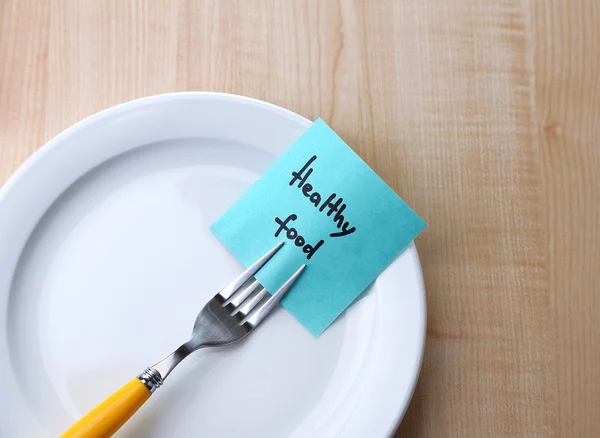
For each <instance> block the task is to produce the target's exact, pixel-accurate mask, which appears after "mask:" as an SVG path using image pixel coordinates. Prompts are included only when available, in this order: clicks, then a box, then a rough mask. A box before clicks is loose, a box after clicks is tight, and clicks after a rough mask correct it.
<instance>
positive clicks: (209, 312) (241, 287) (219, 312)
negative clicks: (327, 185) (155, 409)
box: [61, 242, 306, 438]
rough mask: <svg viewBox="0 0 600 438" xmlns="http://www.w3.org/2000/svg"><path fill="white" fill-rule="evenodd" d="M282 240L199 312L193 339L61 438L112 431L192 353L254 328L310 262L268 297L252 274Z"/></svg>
mask: <svg viewBox="0 0 600 438" xmlns="http://www.w3.org/2000/svg"><path fill="white" fill-rule="evenodd" d="M282 246H283V242H282V243H280V244H278V245H277V246H276V247H275V248H273V249H272V250H270V251H269V252H268V253H266V254H265V255H264V256H262V257H261V258H260V259H258V260H257V261H256V262H255V263H254V264H253V265H252V266H250V267H249V268H248V269H246V270H245V271H244V272H242V273H241V274H240V275H239V276H238V277H237V278H236V279H235V280H233V281H232V282H231V283H229V285H228V286H227V287H225V288H224V289H223V290H221V291H220V292H219V293H217V294H216V295H215V296H214V297H213V298H212V299H211V300H210V301H209V302H208V303H207V304H206V305H205V306H204V308H203V309H202V310H201V311H200V313H199V314H198V316H197V317H196V322H195V323H194V329H193V331H192V336H191V338H190V340H189V341H187V342H186V343H185V344H183V345H182V346H181V347H179V348H178V349H177V350H175V351H174V352H173V353H171V354H170V355H169V356H167V357H166V358H165V359H163V360H161V361H160V362H158V363H157V364H155V365H153V366H151V367H149V368H146V369H145V370H144V372H142V373H141V374H140V375H139V376H137V377H136V378H134V379H133V380H132V381H130V382H129V383H127V384H126V385H125V386H123V387H122V388H121V389H119V390H118V391H117V392H115V393H113V394H112V395H111V396H109V397H108V398H107V399H106V400H104V401H103V402H102V403H100V404H99V405H98V406H96V407H95V408H94V409H92V410H91V411H90V412H88V413H87V414H86V415H85V416H84V417H82V418H81V419H80V420H79V421H78V422H77V423H75V424H74V425H73V426H72V427H71V428H70V429H69V430H67V431H66V432H65V433H64V434H63V435H61V438H72V437H77V438H84V437H85V438H92V437H93V438H100V437H102V438H104V437H110V436H112V435H113V434H114V433H115V432H116V431H117V430H118V429H119V428H120V427H121V426H122V425H123V424H125V422H126V421H127V420H128V419H129V418H131V416H132V415H133V414H134V413H135V412H136V411H137V410H138V409H139V408H140V407H141V406H142V405H143V404H144V403H145V402H146V400H148V399H149V398H150V396H151V395H152V393H154V391H155V390H156V389H157V388H159V387H160V386H161V385H162V384H163V382H164V381H165V379H166V378H167V376H168V375H169V374H170V373H171V371H173V369H174V368H175V367H176V366H177V365H178V364H179V363H181V361H182V360H183V359H185V358H186V357H187V356H189V355H190V354H191V353H193V352H194V351H196V350H198V349H200V348H203V347H214V346H219V345H230V344H232V343H234V342H237V341H239V340H241V339H243V338H245V337H246V336H247V335H248V334H249V333H250V332H252V331H253V330H254V329H255V328H256V327H257V326H258V325H259V324H260V323H261V322H262V321H263V320H264V319H265V317H266V316H267V315H268V314H269V313H270V312H271V310H273V308H274V307H275V306H276V305H277V303H278V302H279V300H281V298H282V297H283V296H284V295H285V293H286V292H287V291H288V290H289V289H290V288H291V287H292V285H293V284H294V282H295V281H296V280H297V279H298V277H299V276H300V274H301V273H302V271H303V270H304V268H305V267H306V265H302V266H301V267H300V269H298V270H297V271H296V272H295V273H294V275H292V276H291V277H290V278H289V280H287V281H286V282H285V283H284V284H283V286H281V288H279V290H278V291H277V292H275V293H274V294H273V295H272V296H271V297H270V298H268V299H267V300H265V297H266V296H267V295H268V292H267V290H266V289H265V288H264V287H262V286H261V285H260V283H259V282H258V281H257V280H253V276H254V274H256V272H258V270H259V269H260V268H262V267H263V266H264V265H265V263H267V261H268V260H269V259H270V258H271V257H273V255H275V253H276V252H277V251H278V250H279V249H280V248H281V247H282Z"/></svg>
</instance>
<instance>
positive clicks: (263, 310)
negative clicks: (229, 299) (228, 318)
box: [240, 265, 306, 327]
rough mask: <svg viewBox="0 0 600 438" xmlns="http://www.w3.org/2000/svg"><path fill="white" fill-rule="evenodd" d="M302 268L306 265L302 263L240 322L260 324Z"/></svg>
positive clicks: (253, 324)
mask: <svg viewBox="0 0 600 438" xmlns="http://www.w3.org/2000/svg"><path fill="white" fill-rule="evenodd" d="M304 268H306V265H302V266H301V267H300V269H298V270H297V271H296V272H295V273H294V275H292V276H291V277H290V278H289V280H288V281H286V282H285V283H284V284H283V286H281V287H280V288H279V290H278V291H277V292H275V293H274V294H273V296H272V297H271V298H269V300H268V301H267V302H266V303H265V304H263V305H262V306H261V307H259V308H258V309H257V310H256V311H255V312H253V313H252V314H251V315H249V316H247V317H245V318H244V319H243V320H242V322H241V323H240V324H245V323H248V324H250V325H251V326H252V327H255V326H257V325H258V324H260V323H261V321H262V320H263V319H265V317H266V316H267V315H268V314H269V313H270V312H271V310H273V307H275V306H276V305H277V303H278V302H279V300H281V299H282V298H283V296H284V295H285V294H286V292H287V291H288V290H289V289H290V288H291V287H292V285H293V284H294V282H295V281H296V280H297V279H298V277H300V274H302V271H304Z"/></svg>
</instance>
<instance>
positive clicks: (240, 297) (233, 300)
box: [223, 280, 260, 307]
mask: <svg viewBox="0 0 600 438" xmlns="http://www.w3.org/2000/svg"><path fill="white" fill-rule="evenodd" d="M259 286H260V283H259V282H258V280H254V281H253V282H252V284H250V285H249V286H246V287H245V288H244V289H242V290H241V291H240V292H238V293H235V294H233V295H232V296H231V297H230V298H229V299H228V300H227V301H225V302H224V303H223V306H226V305H228V304H231V305H232V306H233V307H238V306H239V305H240V304H242V303H243V302H244V301H245V300H246V298H248V297H249V296H250V294H252V292H254V291H255V290H256V289H257V288H258V287H259Z"/></svg>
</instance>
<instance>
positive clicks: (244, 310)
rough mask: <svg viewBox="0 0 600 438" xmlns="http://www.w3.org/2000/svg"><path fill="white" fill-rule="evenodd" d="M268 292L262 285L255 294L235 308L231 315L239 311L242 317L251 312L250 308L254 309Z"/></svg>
mask: <svg viewBox="0 0 600 438" xmlns="http://www.w3.org/2000/svg"><path fill="white" fill-rule="evenodd" d="M268 294H269V292H267V290H266V289H265V288H264V287H263V288H262V289H261V290H260V291H259V292H258V293H257V294H256V295H254V296H253V297H252V298H250V299H249V300H247V301H246V302H245V303H244V304H243V305H242V306H240V307H238V308H237V309H235V310H234V312H233V313H232V315H235V314H236V313H239V314H240V315H242V317H244V316H246V315H248V314H249V313H250V312H252V309H254V308H255V307H256V305H257V304H258V303H260V301H261V300H262V299H263V298H264V297H266V296H267V295H268Z"/></svg>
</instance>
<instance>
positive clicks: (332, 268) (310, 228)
mask: <svg viewBox="0 0 600 438" xmlns="http://www.w3.org/2000/svg"><path fill="white" fill-rule="evenodd" d="M425 226H426V224H425V222H424V221H423V220H422V219H421V218H420V217H419V216H418V215H417V214H416V213H415V212H414V211H413V210H412V209H411V208H410V207H409V206H408V205H407V204H406V203H405V202H404V201H403V200H402V199H401V198H400V197H399V196H398V195H397V194H396V193H395V192H394V191H393V190H392V189H391V188H390V187H389V186H388V185H387V184H386V183H385V182H384V181H383V180H382V179H381V178H380V177H379V176H378V175H377V174H376V173H375V172H374V171H373V170H372V169H371V168H370V167H369V166H368V165H367V164H366V163H365V162H364V161H363V160H361V158H360V157H359V156H358V155H356V153H354V151H352V149H350V147H348V145H347V144H346V143H344V141H343V140H342V139H341V138H340V137H339V136H338V135H337V134H336V133H335V132H334V131H333V130H332V129H331V128H330V127H329V126H327V124H326V123H325V122H324V121H323V120H321V119H319V120H317V121H316V122H314V123H313V124H312V125H311V127H310V128H309V129H308V130H306V132H305V133H304V134H303V135H302V136H301V137H300V138H299V139H298V140H297V141H296V142H295V143H294V144H293V145H292V146H291V147H290V148H289V149H288V150H287V151H286V152H285V154H284V155H283V156H282V157H281V158H279V160H277V162H276V163H275V164H273V166H271V167H270V168H269V169H268V170H267V172H266V173H265V174H264V175H263V176H262V177H260V178H259V179H258V180H257V181H256V182H255V183H254V184H253V185H252V186H251V187H250V188H249V189H248V190H247V191H246V192H245V193H244V194H243V195H242V196H241V197H240V198H239V199H238V200H237V201H236V202H235V203H234V204H233V205H232V206H231V207H230V208H229V210H227V211H226V212H225V213H224V214H223V215H222V216H221V217H220V218H219V219H218V220H217V221H216V222H215V223H214V224H213V225H212V227H211V230H212V231H213V233H214V234H215V235H216V236H217V237H218V238H219V239H220V240H221V241H222V242H223V243H224V244H225V246H227V248H229V250H231V251H232V252H233V254H234V255H235V256H236V257H237V258H238V259H239V260H240V261H241V262H242V263H243V264H244V265H246V266H249V265H250V264H252V263H253V262H254V261H256V259H258V258H259V257H260V256H262V255H263V254H264V253H266V252H267V251H268V250H269V249H271V248H273V247H274V246H275V245H276V244H277V243H278V242H281V241H283V242H285V245H284V246H283V247H282V249H281V250H280V251H279V252H278V253H277V254H276V255H275V257H273V259H271V260H270V261H269V263H267V265H266V266H265V267H263V269H262V270H260V271H259V273H258V274H257V275H256V277H257V279H258V280H259V281H260V282H261V284H262V285H263V286H264V287H265V288H266V289H267V290H268V291H269V292H275V291H276V290H277V289H278V288H279V287H280V286H281V285H282V284H283V283H284V282H285V281H286V280H287V279H288V278H289V277H290V275H292V274H293V273H294V272H295V271H296V270H297V269H298V268H299V267H300V266H301V265H302V264H306V265H307V269H306V270H305V271H304V273H303V274H302V276H301V277H300V278H299V280H298V281H297V282H296V284H295V285H294V287H293V288H292V289H291V290H290V291H289V292H288V294H287V295H286V296H285V297H284V299H283V300H282V304H283V306H284V307H285V308H286V309H287V310H288V311H289V312H290V313H291V314H292V315H293V316H294V317H295V318H296V319H297V320H298V321H299V322H300V323H301V324H302V325H303V326H304V327H306V329H307V330H308V331H309V332H310V333H312V334H313V335H314V336H318V335H320V334H321V333H322V332H323V331H324V330H325V329H326V328H327V327H328V326H329V325H330V324H331V323H332V322H333V321H334V320H335V319H336V318H337V317H338V316H339V315H340V314H341V313H342V312H343V311H344V310H345V309H346V308H347V307H348V306H349V305H350V304H352V302H353V301H354V300H355V299H356V298H357V297H358V296H359V295H360V293H361V292H362V291H363V290H364V289H365V288H366V287H367V286H369V284H371V283H372V282H373V280H375V278H376V277H377V276H378V275H379V274H380V273H381V272H382V271H383V270H384V269H385V268H386V267H387V266H388V265H389V264H390V263H391V262H392V261H393V260H394V259H395V258H396V257H397V256H398V255H399V254H400V253H401V252H402V251H403V250H404V249H405V248H406V247H407V246H408V245H409V244H410V242H411V241H412V240H413V239H414V238H415V237H416V236H417V235H418V234H419V233H420V232H421V231H422V230H423V229H424V228H425Z"/></svg>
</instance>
